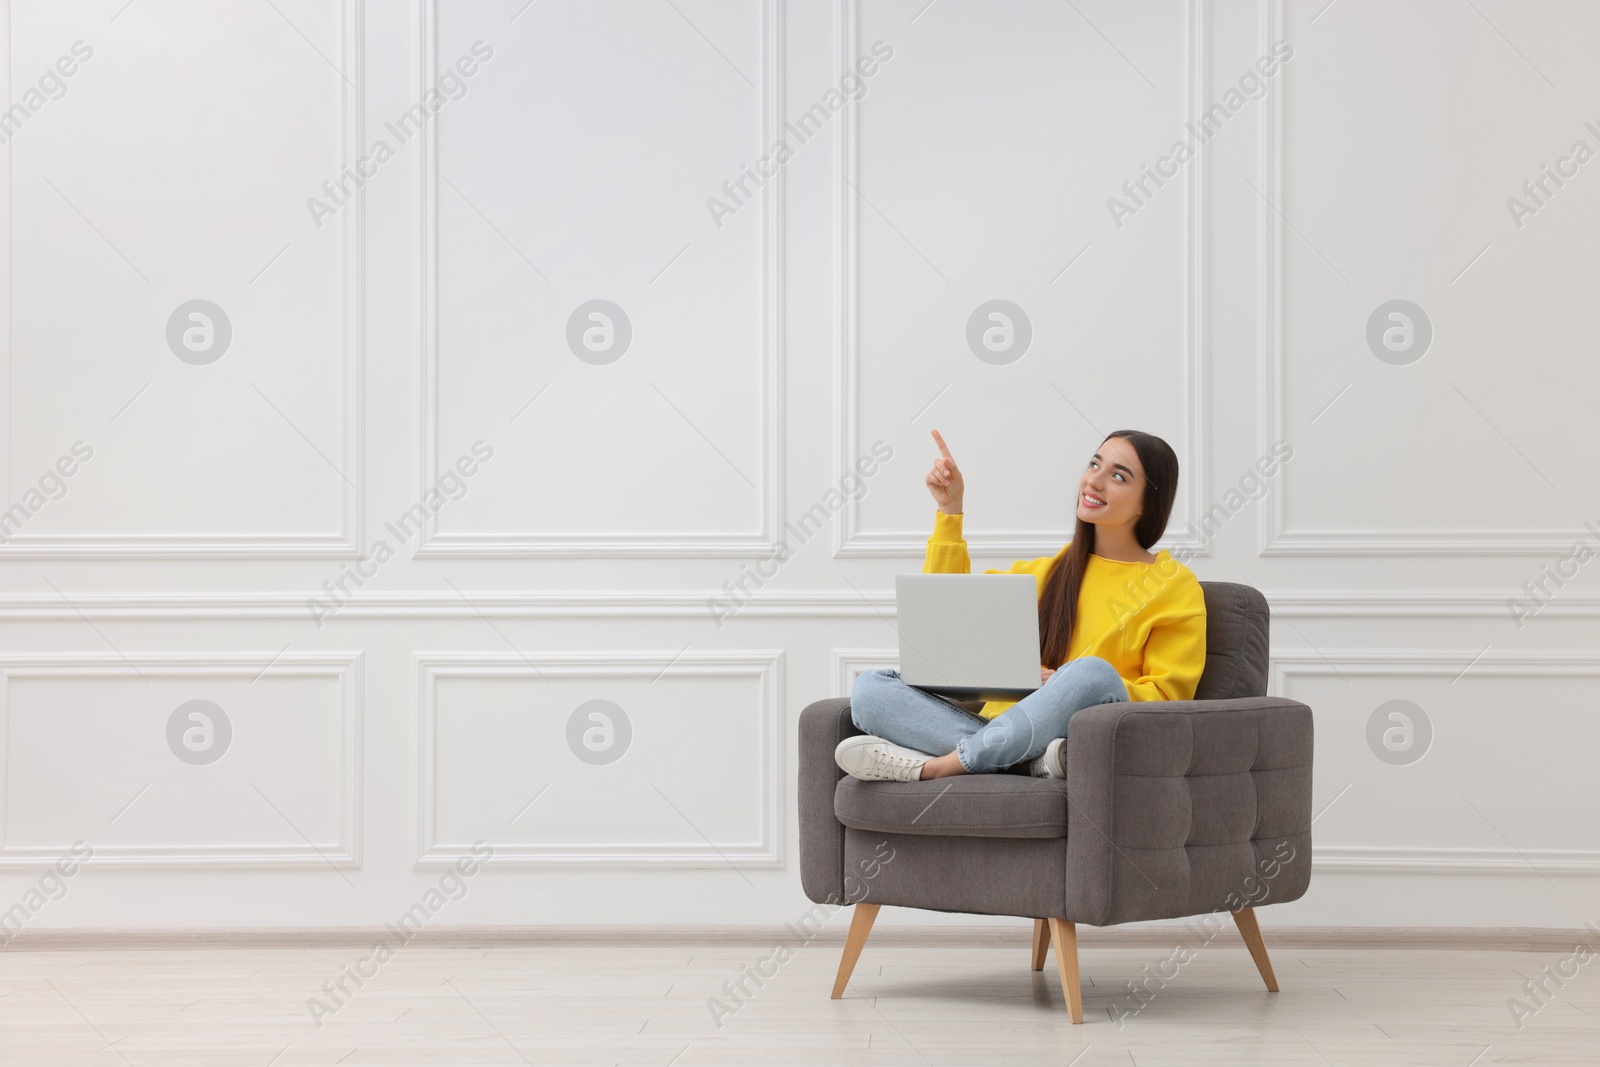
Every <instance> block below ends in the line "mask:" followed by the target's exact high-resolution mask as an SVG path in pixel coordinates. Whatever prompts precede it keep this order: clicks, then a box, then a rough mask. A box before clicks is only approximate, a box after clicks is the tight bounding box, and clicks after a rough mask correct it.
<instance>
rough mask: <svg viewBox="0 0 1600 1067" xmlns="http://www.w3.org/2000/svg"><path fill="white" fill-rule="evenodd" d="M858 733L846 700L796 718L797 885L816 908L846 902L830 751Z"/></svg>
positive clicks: (813, 707) (835, 769)
mask: <svg viewBox="0 0 1600 1067" xmlns="http://www.w3.org/2000/svg"><path fill="white" fill-rule="evenodd" d="M859 733H861V731H860V730H858V729H856V724H855V722H854V720H852V719H851V717H850V698H849V697H832V698H830V699H827V700H818V701H816V702H814V703H812V704H809V705H807V706H806V708H805V710H803V711H802V712H800V810H799V815H800V885H801V888H803V889H804V890H805V894H806V898H807V899H809V900H812V901H815V902H816V903H818V904H822V903H826V902H828V901H830V900H831V901H843V900H845V899H847V894H846V892H845V885H844V824H843V823H841V822H840V821H839V817H838V816H837V815H835V814H834V811H833V795H834V791H835V790H837V789H838V787H839V779H841V778H843V777H844V772H843V771H841V770H840V769H839V765H838V764H837V763H835V762H834V761H833V750H834V749H835V748H837V747H838V745H839V742H840V741H843V740H844V739H845V738H847V737H851V736H854V735H855V734H859Z"/></svg>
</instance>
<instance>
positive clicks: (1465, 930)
mask: <svg viewBox="0 0 1600 1067" xmlns="http://www.w3.org/2000/svg"><path fill="white" fill-rule="evenodd" d="M1218 918H1221V919H1223V921H1224V922H1226V926H1219V925H1218V924H1217V921H1216V920H1217V919H1218ZM847 925H848V924H846V923H843V922H837V921H835V922H830V923H829V924H828V925H825V926H823V927H821V928H820V929H816V930H811V931H806V930H801V929H800V928H798V927H795V926H793V925H789V924H785V925H781V926H774V925H756V926H713V925H705V926H694V925H683V926H586V925H568V926H470V927H468V926H462V927H424V928H423V929H420V930H416V931H410V932H409V933H410V936H409V937H406V938H405V943H407V944H427V945H434V946H449V945H461V946H516V945H530V946H533V945H544V944H551V945H558V944H591V945H607V944H615V945H641V944H658V945H659V944H707V943H719V942H726V943H730V944H740V943H753V944H767V943H772V942H776V941H780V940H789V941H792V940H793V939H795V938H796V937H802V938H803V940H805V941H808V942H836V943H840V944H842V943H843V942H844V936H845V931H846V928H847ZM1262 934H1263V935H1264V936H1265V938H1266V940H1267V942H1268V943H1269V944H1270V945H1273V946H1280V947H1284V948H1288V947H1291V946H1293V947H1303V948H1390V949H1392V948H1420V949H1498V950H1503V951H1526V952H1554V951H1564V950H1569V949H1571V948H1573V947H1574V946H1575V945H1576V944H1578V943H1579V942H1584V943H1587V944H1591V945H1593V944H1597V943H1600V931H1595V930H1591V929H1584V928H1574V929H1563V928H1555V927H1550V928H1546V927H1470V926H1469V927H1461V926H1448V927H1447V926H1278V927H1272V926H1266V925H1263V926H1262ZM1031 936H1032V929H1031V926H1029V925H1023V924H1008V925H999V924H996V925H992V926H904V925H901V926H895V925H889V924H885V925H879V926H877V927H875V928H874V929H873V931H872V940H873V943H874V944H897V945H924V944H925V945H963V944H964V945H983V946H992V945H996V944H1005V943H1008V942H1014V943H1015V944H1017V945H1018V946H1024V947H1025V946H1027V945H1028V944H1029V943H1030V938H1031ZM1218 937H1220V939H1221V940H1220V941H1219V943H1220V944H1233V945H1236V946H1237V947H1241V948H1242V947H1243V942H1242V941H1240V940H1239V938H1238V936H1237V934H1236V932H1235V931H1234V930H1233V924H1232V923H1231V922H1227V921H1226V916H1225V915H1224V914H1223V913H1221V912H1218V913H1216V915H1215V916H1205V915H1197V916H1194V917H1193V918H1191V919H1188V920H1185V921H1183V922H1181V923H1177V924H1165V925H1149V924H1140V925H1129V926H1111V927H1092V926H1079V927H1078V938H1079V943H1080V945H1081V946H1082V947H1084V948H1086V949H1094V948H1118V947H1123V946H1136V945H1173V944H1177V943H1178V942H1189V941H1194V940H1197V939H1198V940H1202V941H1209V940H1211V939H1212V938H1218ZM396 938H397V934H396V933H395V932H394V931H393V930H391V929H388V928H385V927H294V928H288V927H286V928H281V929H260V928H232V929H227V928H215V929H72V930H68V929H36V930H20V931H17V932H15V933H13V934H12V935H11V937H10V938H8V939H6V940H4V941H3V942H0V944H3V946H4V947H5V948H6V949H8V950H10V951H13V952H15V951H27V950H33V951H78V950H84V949H116V948H128V949H139V948H182V947H196V948H204V947H211V946H239V945H256V946H263V947H278V946H296V947H310V946H328V947H333V946H340V945H355V946H367V945H371V944H372V943H374V942H375V941H379V940H383V941H387V942H391V943H392V942H394V941H395V940H396Z"/></svg>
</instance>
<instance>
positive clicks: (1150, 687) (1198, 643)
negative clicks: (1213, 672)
mask: <svg viewBox="0 0 1600 1067" xmlns="http://www.w3.org/2000/svg"><path fill="white" fill-rule="evenodd" d="M961 519H962V516H960V515H946V514H945V513H944V512H942V511H936V512H934V519H933V536H932V537H930V538H928V554H927V558H926V559H925V560H924V561H923V564H922V573H924V574H970V573H972V559H971V557H970V556H968V555H967V542H966V541H965V540H964V539H963V538H962V536H961ZM1071 545H1072V542H1070V541H1069V542H1067V544H1066V545H1064V546H1062V549H1061V551H1060V552H1057V553H1056V554H1055V555H1054V556H1040V557H1039V558H1038V559H1035V560H1023V559H1019V560H1017V561H1016V562H1015V563H1013V564H1012V565H1011V566H1010V568H1009V569H1007V570H1003V571H1002V570H996V569H992V568H991V569H989V570H985V571H984V572H983V573H985V574H1031V575H1033V577H1034V581H1035V582H1037V583H1038V586H1039V593H1040V595H1043V593H1044V581H1045V578H1046V577H1048V576H1049V573H1050V568H1051V566H1052V565H1053V564H1054V563H1055V561H1056V560H1057V559H1060V558H1061V557H1062V556H1064V555H1066V552H1067V549H1068V548H1069V547H1071ZM1080 656H1099V657H1100V658H1101V659H1103V660H1105V661H1107V662H1108V663H1110V664H1111V665H1112V666H1113V667H1115V668H1116V669H1117V673H1118V674H1119V675H1121V676H1122V681H1123V683H1124V684H1125V685H1126V686H1127V687H1128V699H1129V700H1193V699H1194V693H1195V689H1196V687H1198V686H1199V684H1200V672H1201V671H1202V670H1203V669H1204V668H1205V665H1206V601H1205V594H1204V592H1203V591H1202V590H1201V589H1200V581H1199V579H1197V578H1196V577H1195V576H1194V572H1193V571H1191V570H1189V568H1187V567H1185V566H1184V565H1183V564H1182V563H1179V562H1178V561H1177V560H1176V559H1173V558H1172V554H1171V553H1170V552H1168V551H1167V550H1166V549H1162V550H1161V551H1160V552H1157V553H1156V561H1155V562H1154V563H1125V562H1123V561H1121V560H1114V559H1106V558H1105V557H1104V556H1097V555H1095V554H1093V553H1090V554H1089V562H1088V565H1087V568H1086V569H1085V572H1084V575H1083V583H1082V586H1081V588H1080V589H1079V590H1078V618H1077V621H1076V623H1075V624H1074V625H1073V628H1072V639H1071V640H1070V641H1069V642H1068V647H1067V659H1068V660H1069V661H1070V660H1075V659H1077V658H1078V657H1080ZM1041 666H1047V667H1055V668H1060V667H1061V666H1062V664H1059V663H1052V664H1041ZM1015 703H1016V701H1014V700H1005V701H999V700H991V701H989V702H987V703H986V704H984V705H983V709H982V710H981V711H979V713H978V714H980V715H982V716H983V717H984V718H985V719H992V718H994V717H995V716H996V715H999V714H1000V713H1001V712H1003V711H1005V710H1006V709H1007V708H1009V707H1011V705H1012V704H1015Z"/></svg>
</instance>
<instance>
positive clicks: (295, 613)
mask: <svg viewBox="0 0 1600 1067" xmlns="http://www.w3.org/2000/svg"><path fill="white" fill-rule="evenodd" d="M465 593H466V597H467V600H463V599H462V598H461V597H460V596H458V595H456V594H455V593H454V592H450V593H426V592H396V593H383V592H364V593H359V594H357V595H356V596H355V597H354V598H352V599H351V600H349V601H346V602H345V603H344V605H343V606H342V607H340V609H339V613H338V616H337V617H336V618H335V619H334V620H332V621H331V622H330V623H329V625H338V624H339V622H340V620H343V619H448V618H478V617H480V615H482V616H489V617H491V618H527V619H566V618H696V617H700V618H708V619H709V618H710V616H709V614H708V612H707V610H706V600H707V599H708V598H710V597H713V596H717V597H720V596H722V593H721V592H720V591H708V590H694V589H663V590H655V591H646V592H638V591H633V590H618V589H591V590H561V591H546V590H526V591H520V592H504V591H482V592H475V591H471V590H467V591H465ZM1262 593H1263V595H1264V596H1265V597H1266V598H1267V602H1268V604H1269V605H1270V607H1271V610H1272V614H1273V615H1274V616H1277V617H1288V618H1305V619H1316V618H1391V617H1401V618H1460V619H1505V620H1507V621H1508V622H1509V621H1510V619H1511V616H1510V613H1509V612H1508V610H1507V608H1506V601H1507V600H1508V599H1509V598H1508V597H1507V596H1506V595H1505V594H1504V593H1503V592H1494V591H1490V590H1476V591H1456V590H1433V589H1402V590H1376V589H1374V590H1359V589H1354V590H1320V589H1300V590H1283V591H1280V592H1273V591H1271V590H1263V591H1262ZM312 596H316V597H318V598H323V599H325V596H324V594H322V593H320V592H317V593H309V592H303V593H254V592H230V593H82V594H78V593H74V594H72V595H71V597H70V599H66V600H64V599H62V598H61V597H59V596H56V595H55V594H53V593H51V594H34V593H16V594H9V595H0V622H5V621H17V620H34V619H39V620H48V619H62V620H73V621H76V620H82V619H195V620H212V619H308V618H309V617H310V616H309V614H308V613H307V611H306V601H307V600H308V599H310V598H311V597H312ZM739 615H740V616H748V617H751V618H755V617H760V618H797V619H798V618H855V617H868V618H873V617H888V618H893V617H894V615H895V601H894V590H893V589H863V590H859V591H858V590H855V589H847V590H846V589H800V590H788V591H780V590H760V589H758V590H753V591H752V593H751V595H750V598H749V599H748V600H746V601H744V603H743V604H742V606H741V607H740V608H739ZM1539 615H1540V616H1542V617H1551V618H1554V617H1559V618H1569V619H1573V618H1575V619H1600V593H1578V592H1574V593H1559V594H1557V595H1556V597H1555V598H1554V599H1552V600H1551V601H1550V602H1549V603H1547V604H1546V605H1545V606H1544V607H1543V608H1541V609H1539Z"/></svg>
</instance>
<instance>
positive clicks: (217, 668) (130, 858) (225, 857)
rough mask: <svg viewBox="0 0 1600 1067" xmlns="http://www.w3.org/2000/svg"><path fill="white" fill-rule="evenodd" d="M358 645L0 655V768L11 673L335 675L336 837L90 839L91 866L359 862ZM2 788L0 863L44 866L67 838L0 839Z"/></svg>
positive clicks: (2, 818) (2, 819) (6, 742)
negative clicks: (41, 841) (281, 840)
mask: <svg viewBox="0 0 1600 1067" xmlns="http://www.w3.org/2000/svg"><path fill="white" fill-rule="evenodd" d="M362 657H363V653H361V652H296V653H278V654H276V655H275V654H273V653H270V652H219V653H200V652H197V653H192V654H188V655H166V654H147V653H132V654H129V655H125V656H124V655H109V656H101V655H54V654H52V655H30V656H0V772H3V771H4V769H5V768H6V767H7V766H8V762H7V761H8V759H9V755H10V753H9V746H10V736H11V724H10V719H11V700H10V691H11V680H12V679H13V678H24V677H27V678H81V677H86V676H93V677H112V678H123V677H125V678H129V679H140V677H141V675H142V676H143V677H144V678H149V677H185V678H186V677H208V678H215V677H237V678H247V679H251V680H255V679H257V678H260V677H262V676H263V675H266V674H271V675H276V676H280V677H281V676H284V675H288V676H292V677H323V678H333V679H337V680H338V682H339V686H340V696H341V700H340V746H341V757H342V758H341V762H340V774H339V840H337V841H335V842H333V843H331V844H330V843H313V842H311V841H306V842H305V844H304V845H303V846H302V845H292V846H287V847H285V846H277V845H252V844H248V843H245V842H238V843H235V844H228V845H110V844H105V843H103V842H98V841H90V842H89V844H90V845H91V846H93V848H94V856H93V858H92V859H90V860H89V861H88V864H89V865H90V866H93V867H96V868H99V867H119V868H120V867H155V868H162V869H167V870H202V869H203V870H212V869H222V868H228V869H237V868H247V869H258V868H259V869H264V868H286V867H293V868H314V869H325V868H328V867H334V868H358V867H360V866H361V799H362V793H361V779H362V760H361V745H362V684H361V674H362ZM8 801H9V794H8V793H7V792H6V791H3V790H0V870H19V869H30V868H40V867H48V866H50V865H51V864H53V863H55V862H56V860H58V859H59V858H60V857H61V856H62V854H63V853H65V852H66V850H67V848H68V847H69V846H70V845H71V844H72V843H71V842H62V843H61V844H59V845H53V846H50V847H48V848H42V847H29V848H19V847H16V846H8V845H6V844H5V843H4V841H5V837H6V836H7V830H6V811H7V803H8Z"/></svg>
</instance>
